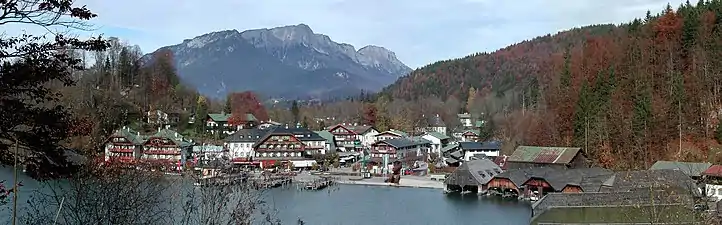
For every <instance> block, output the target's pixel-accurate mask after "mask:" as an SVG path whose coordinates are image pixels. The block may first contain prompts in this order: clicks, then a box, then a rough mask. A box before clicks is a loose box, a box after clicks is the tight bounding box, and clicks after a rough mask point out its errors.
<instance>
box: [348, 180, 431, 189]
mask: <svg viewBox="0 0 722 225" xmlns="http://www.w3.org/2000/svg"><path fill="white" fill-rule="evenodd" d="M402 180H403V179H402ZM335 182H336V183H337V184H343V185H359V186H385V187H396V188H424V189H438V190H443V189H444V187H443V186H434V185H410V184H401V183H399V184H398V185H396V184H391V183H378V182H364V181H352V180H336V181H335Z"/></svg>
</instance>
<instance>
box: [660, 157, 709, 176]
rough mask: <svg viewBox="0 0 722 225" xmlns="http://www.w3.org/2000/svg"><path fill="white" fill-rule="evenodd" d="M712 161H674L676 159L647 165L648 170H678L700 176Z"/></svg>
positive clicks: (689, 174)
mask: <svg viewBox="0 0 722 225" xmlns="http://www.w3.org/2000/svg"><path fill="white" fill-rule="evenodd" d="M711 166H712V163H696V162H676V161H657V162H655V163H654V165H652V167H649V169H650V170H667V169H669V170H679V171H682V172H683V173H684V174H687V176H690V177H693V176H702V173H703V172H704V171H705V170H707V169H709V167H711Z"/></svg>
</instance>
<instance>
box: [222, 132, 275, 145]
mask: <svg viewBox="0 0 722 225" xmlns="http://www.w3.org/2000/svg"><path fill="white" fill-rule="evenodd" d="M270 131H271V129H258V128H252V129H240V130H238V131H236V132H235V133H233V134H231V135H229V136H228V137H226V138H225V139H224V140H225V141H226V142H253V143H255V142H257V141H258V140H260V139H261V138H262V137H263V136H265V135H266V134H267V133H268V132H270Z"/></svg>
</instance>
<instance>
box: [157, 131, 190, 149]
mask: <svg viewBox="0 0 722 225" xmlns="http://www.w3.org/2000/svg"><path fill="white" fill-rule="evenodd" d="M150 138H165V139H168V140H171V141H173V143H174V144H176V145H178V146H181V147H187V146H191V145H192V144H191V143H189V142H186V141H185V139H184V137H183V135H181V134H180V133H178V132H176V131H174V130H169V129H161V130H159V131H158V132H156V133H155V134H153V135H151V136H150V137H148V139H150ZM146 141H148V140H146Z"/></svg>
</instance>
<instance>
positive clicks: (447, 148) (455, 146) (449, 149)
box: [441, 144, 459, 153]
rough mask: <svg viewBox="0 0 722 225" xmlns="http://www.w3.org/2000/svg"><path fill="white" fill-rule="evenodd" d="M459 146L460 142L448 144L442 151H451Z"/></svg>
mask: <svg viewBox="0 0 722 225" xmlns="http://www.w3.org/2000/svg"><path fill="white" fill-rule="evenodd" d="M457 147H459V144H453V145H447V146H445V147H443V148H441V152H442V153H443V152H448V151H451V150H454V149H456V148H457Z"/></svg>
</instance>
